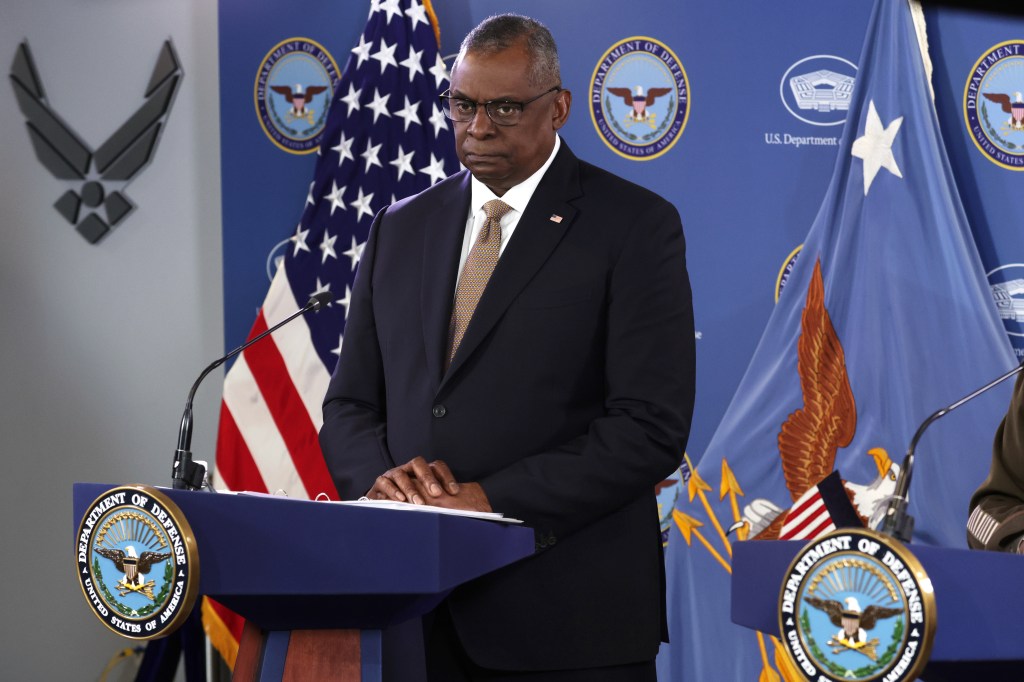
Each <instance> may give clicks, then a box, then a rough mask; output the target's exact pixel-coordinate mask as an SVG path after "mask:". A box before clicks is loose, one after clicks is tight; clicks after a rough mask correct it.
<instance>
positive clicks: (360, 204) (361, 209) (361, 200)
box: [349, 187, 373, 220]
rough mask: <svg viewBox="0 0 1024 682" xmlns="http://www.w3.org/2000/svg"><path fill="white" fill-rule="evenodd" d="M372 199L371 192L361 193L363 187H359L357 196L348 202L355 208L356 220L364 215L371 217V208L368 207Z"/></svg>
mask: <svg viewBox="0 0 1024 682" xmlns="http://www.w3.org/2000/svg"><path fill="white" fill-rule="evenodd" d="M371 201H373V192H370V193H369V194H363V188H362V187H360V188H359V196H358V197H356V198H355V200H354V201H353V202H352V203H351V204H349V205H350V206H351V207H352V208H354V209H357V211H358V212H357V213H356V220H362V218H363V216H364V215H368V216H370V217H371V218H372V217H373V209H372V208H370V202H371Z"/></svg>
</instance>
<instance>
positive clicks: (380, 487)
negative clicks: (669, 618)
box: [320, 15, 694, 682]
mask: <svg viewBox="0 0 1024 682" xmlns="http://www.w3.org/2000/svg"><path fill="white" fill-rule="evenodd" d="M560 86H561V78H560V74H559V69H558V56H557V51H556V49H555V44H554V41H553V39H552V38H551V35H550V33H549V32H548V31H547V29H546V28H545V27H544V26H543V25H541V24H539V23H538V22H536V21H534V20H532V19H527V18H525V17H517V16H510V15H505V16H501V17H492V18H490V19H488V20H486V21H484V22H483V23H482V24H481V25H480V26H478V27H477V28H476V29H474V30H473V31H472V32H471V33H470V34H469V36H467V38H466V40H465V41H464V42H463V45H462V49H461V51H460V53H459V56H458V58H457V60H456V62H455V65H454V66H453V68H452V76H451V90H450V92H449V93H446V95H447V96H446V97H445V98H443V102H444V109H445V112H446V114H447V115H448V116H449V118H451V119H452V121H453V125H454V128H455V137H456V145H457V152H458V156H459V159H460V161H461V162H462V164H463V165H464V166H465V167H466V168H467V169H468V172H467V171H463V172H460V173H457V174H456V175H454V176H452V177H450V178H448V179H446V180H444V181H442V182H440V183H438V184H437V185H435V186H433V187H431V188H430V189H428V190H426V191H424V192H422V193H421V194H419V195H417V196H415V197H411V198H409V199H405V200H403V201H399V202H397V203H395V204H394V205H392V206H390V207H388V208H387V209H385V210H384V211H382V212H381V213H380V214H379V215H378V216H377V218H376V220H375V221H374V224H373V227H372V229H371V233H370V238H369V241H368V242H367V245H366V248H365V251H364V254H363V257H362V259H361V263H360V268H359V273H358V275H357V279H356V284H355V290H354V291H353V292H352V302H351V306H350V314H349V317H348V321H347V327H346V331H345V340H344V347H343V351H342V354H341V359H340V361H339V364H338V369H337V371H336V373H335V375H334V377H333V378H332V380H331V384H330V388H329V389H328V392H327V396H326V399H325V403H324V425H323V428H322V430H321V433H320V440H321V445H322V448H323V451H324V455H325V458H326V460H327V464H328V467H329V469H330V471H331V474H332V476H333V477H334V480H335V482H336V484H337V486H338V490H339V492H340V493H341V495H342V497H343V498H354V497H358V496H360V495H368V496H369V497H370V498H373V499H395V500H402V501H410V502H414V503H416V504H430V505H437V506H442V507H455V508H462V509H474V510H482V511H490V510H494V511H500V512H503V513H505V514H506V515H509V516H512V517H516V518H519V519H522V520H524V521H525V522H526V523H527V524H528V525H530V526H531V527H532V528H534V529H535V536H536V541H537V544H536V547H537V551H536V553H535V554H534V555H533V556H531V557H530V558H528V559H525V560H523V561H520V562H518V563H516V564H514V565H512V566H509V567H506V568H504V569H502V570H499V571H497V572H495V573H493V574H490V575H487V576H484V577H483V578H480V579H477V580H475V581H472V582H471V583H469V584H467V585H465V586H463V587H461V588H459V589H457V590H455V592H453V594H452V595H451V596H450V597H449V598H448V599H447V600H446V602H445V603H444V604H442V606H441V607H439V608H438V609H437V612H436V613H435V617H434V619H433V625H432V627H431V629H430V631H429V632H428V634H427V657H428V669H429V674H430V676H431V679H432V680H439V681H443V682H455V681H457V680H492V679H501V680H538V681H539V680H566V681H568V680H587V681H588V682H594V681H599V680H623V681H625V680H654V679H655V672H654V658H655V655H656V654H657V651H658V646H659V641H660V640H661V639H663V638H664V637H665V635H666V627H665V616H664V608H665V605H664V590H665V584H664V569H663V563H662V553H661V543H660V529H659V524H658V514H657V504H656V499H655V496H654V486H655V484H657V483H658V482H660V481H661V480H663V479H664V478H666V477H667V476H668V475H670V474H671V473H672V472H673V471H674V470H675V469H676V467H678V465H679V462H680V460H681V458H682V454H683V450H684V448H685V446H686V439H687V436H688V433H689V426H690V417H691V413H692V410H693V397H694V396H693V393H694V334H693V311H692V304H691V295H690V286H689V280H688V278H687V274H686V263H685V246H684V240H683V233H682V226H681V224H680V220H679V215H678V213H677V211H676V210H675V209H674V208H673V207H672V205H671V204H669V203H668V202H666V201H665V200H664V199H662V198H660V197H659V196H657V195H655V194H653V193H652V192H649V191H647V190H645V189H643V188H641V187H638V186H636V185H633V184H631V183H629V182H626V181H625V180H622V179H620V178H618V177H615V176H613V175H611V174H609V173H607V172H605V171H602V170H600V169H598V168H596V167H594V166H591V165H590V164H587V163H585V162H582V161H580V160H578V159H577V158H576V157H575V156H574V155H573V153H572V152H571V151H570V150H569V148H568V147H567V146H566V144H565V143H564V142H562V141H561V140H560V139H559V138H558V135H557V131H558V130H559V129H560V128H561V127H562V126H563V124H564V123H565V121H566V119H567V117H568V115H569V109H570V105H571V101H572V97H571V94H570V93H569V91H567V90H564V89H562V88H561V87H560ZM386 541H387V539H386V538H382V542H386Z"/></svg>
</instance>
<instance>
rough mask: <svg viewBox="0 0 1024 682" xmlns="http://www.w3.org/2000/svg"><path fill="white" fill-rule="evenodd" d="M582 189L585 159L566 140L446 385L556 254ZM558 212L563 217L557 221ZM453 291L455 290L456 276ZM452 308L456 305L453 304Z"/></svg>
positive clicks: (501, 264) (507, 251) (521, 224)
mask: <svg viewBox="0 0 1024 682" xmlns="http://www.w3.org/2000/svg"><path fill="white" fill-rule="evenodd" d="M580 194H581V192H580V183H579V161H578V160H577V159H576V157H575V155H573V153H572V152H571V151H570V150H569V147H568V145H566V144H565V141H564V140H563V141H562V146H561V149H559V151H558V155H557V156H556V157H555V159H554V161H552V163H551V166H550V167H549V168H548V170H547V172H546V173H545V174H544V179H543V180H541V182H540V185H539V186H538V187H537V190H536V191H535V192H534V193H533V197H531V199H530V203H529V204H528V205H527V207H526V211H525V212H524V213H523V215H522V216H521V217H520V219H519V223H518V224H517V225H516V231H515V233H513V235H512V239H511V240H510V241H509V243H508V245H507V246H506V247H505V251H504V253H502V255H501V259H500V260H499V261H498V266H497V267H496V268H495V269H494V274H493V275H491V279H490V281H489V282H488V283H487V288H486V289H485V290H484V294H483V296H482V297H481V298H480V303H479V304H478V305H477V307H476V310H475V311H474V313H473V318H472V319H471V320H470V321H469V327H468V328H467V329H466V334H465V336H463V338H462V343H461V344H460V345H459V350H458V352H457V353H456V354H455V358H454V359H453V360H452V364H451V367H449V368H448V372H447V374H445V376H444V378H443V380H442V381H441V388H443V387H444V385H445V384H446V383H447V382H448V380H449V378H450V377H451V376H452V375H454V374H455V373H456V372H458V370H459V367H461V366H462V365H463V364H464V363H465V361H466V359H467V358H468V357H470V356H471V355H472V354H473V352H474V351H475V350H476V348H477V346H479V345H480V342H481V341H483V339H484V338H485V337H486V336H487V334H488V333H489V332H490V331H491V329H493V327H494V325H495V324H497V322H498V321H499V320H500V319H501V317H502V316H503V315H504V314H505V310H506V309H508V306H509V305H510V304H511V303H512V301H513V300H514V299H515V297H516V296H518V295H519V292H520V291H522V290H523V287H525V286H526V285H527V284H528V283H529V281H530V280H531V279H533V276H534V275H535V274H536V272H537V271H538V270H539V269H540V268H541V266H542V265H543V264H544V262H545V261H546V260H547V259H548V257H549V256H550V255H551V252H552V251H553V250H554V249H555V247H556V246H557V245H558V242H559V241H561V239H562V236H563V235H564V234H565V231H566V230H567V229H569V226H570V225H571V224H572V222H573V220H574V219H575V217H576V209H575V208H574V207H573V206H571V205H570V204H569V203H568V201H570V200H571V199H575V198H576V197H578V196H579V195H580ZM467 210H468V209H467ZM552 216H558V217H560V220H559V221H557V222H556V221H555V220H552ZM449 291H454V280H453V283H452V288H451V289H450V290H449ZM448 310H449V311H450V310H451V307H450V305H449V308H448ZM445 324H446V325H447V321H445Z"/></svg>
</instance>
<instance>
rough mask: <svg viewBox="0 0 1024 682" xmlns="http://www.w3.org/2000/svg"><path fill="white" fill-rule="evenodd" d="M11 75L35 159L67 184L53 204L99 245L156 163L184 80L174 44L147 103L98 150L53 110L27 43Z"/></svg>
mask: <svg viewBox="0 0 1024 682" xmlns="http://www.w3.org/2000/svg"><path fill="white" fill-rule="evenodd" d="M10 77H11V85H12V86H13V88H14V94H15V97H16V98H17V100H18V107H19V108H20V109H21V113H22V114H24V116H25V125H26V127H27V128H28V135H29V138H30V139H31V140H32V146H33V147H34V149H35V152H36V158H38V159H39V162H40V163H42V164H43V166H44V167H45V168H46V169H47V170H48V171H50V173H51V174H52V175H53V176H54V177H55V178H57V179H59V180H64V181H66V184H67V186H68V190H67V191H66V192H65V193H64V194H63V195H62V196H61V197H60V198H59V199H58V200H57V202H56V204H54V206H55V207H56V209H57V211H58V212H59V213H60V214H61V215H62V216H64V218H66V219H67V221H68V222H69V223H71V224H72V225H74V226H75V229H76V230H78V233H79V234H81V235H82V236H83V237H84V238H85V239H86V240H87V241H88V242H89V243H90V244H95V243H96V242H98V241H99V240H100V239H102V238H103V237H104V236H105V235H106V234H107V233H108V232H110V230H111V228H113V227H114V226H116V225H117V224H118V223H120V222H121V221H122V220H124V218H125V217H126V216H127V215H128V214H129V213H130V212H131V211H132V209H134V208H135V205H134V204H133V203H132V202H131V201H130V200H129V199H128V197H127V196H125V194H124V190H125V187H127V185H128V183H129V182H131V181H132V179H134V178H135V177H136V176H137V175H138V174H139V171H141V170H142V169H143V168H145V167H146V166H147V165H148V164H149V162H150V161H151V160H152V158H153V153H154V152H155V151H156V146H157V142H159V140H160V133H161V132H162V131H163V128H164V125H165V124H166V121H167V117H168V116H169V115H170V111H171V104H172V103H173V101H174V95H175V93H176V92H177V90H178V86H179V85H180V83H181V79H182V77H183V71H182V69H181V64H180V63H179V61H178V56H177V55H176V54H175V51H174V47H173V45H172V44H171V42H170V41H169V40H168V41H167V42H165V43H164V45H163V47H162V48H161V50H160V55H159V57H158V58H157V61H156V66H155V67H154V68H153V74H152V76H151V77H150V79H149V84H148V86H147V87H146V92H145V94H144V97H145V99H144V101H143V102H142V104H141V105H140V106H139V107H138V109H136V110H135V111H134V113H132V114H131V116H130V117H129V118H128V120H127V121H125V122H124V123H123V124H122V125H121V127H119V128H118V129H117V130H116V131H115V132H114V134H113V135H111V136H110V137H109V138H108V139H107V140H106V141H105V142H104V143H103V144H101V145H100V146H99V148H98V149H96V150H93V149H91V148H90V147H89V145H88V144H86V143H85V142H84V141H82V139H81V138H80V137H79V136H78V135H77V134H75V132H74V131H73V130H72V129H71V128H70V127H69V126H68V125H67V124H66V123H65V122H64V121H63V120H62V119H61V117H60V116H59V115H58V114H57V112H55V111H54V110H53V108H52V107H51V106H50V103H49V101H48V100H47V97H46V93H45V92H44V90H43V84H42V81H41V80H40V78H39V74H38V72H37V71H36V67H35V62H34V60H33V59H32V53H31V51H29V47H28V43H27V42H23V43H22V44H21V45H19V46H18V51H17V53H16V54H15V57H14V63H13V64H12V65H11V74H10Z"/></svg>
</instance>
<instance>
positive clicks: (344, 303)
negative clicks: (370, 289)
mask: <svg viewBox="0 0 1024 682" xmlns="http://www.w3.org/2000/svg"><path fill="white" fill-rule="evenodd" d="M338 303H339V304H341V305H342V306H343V307H344V308H345V319H346V320H347V319H348V306H349V304H350V303H352V287H350V286H348V285H345V297H344V298H342V299H339V300H338Z"/></svg>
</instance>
